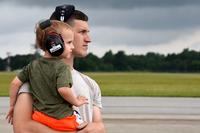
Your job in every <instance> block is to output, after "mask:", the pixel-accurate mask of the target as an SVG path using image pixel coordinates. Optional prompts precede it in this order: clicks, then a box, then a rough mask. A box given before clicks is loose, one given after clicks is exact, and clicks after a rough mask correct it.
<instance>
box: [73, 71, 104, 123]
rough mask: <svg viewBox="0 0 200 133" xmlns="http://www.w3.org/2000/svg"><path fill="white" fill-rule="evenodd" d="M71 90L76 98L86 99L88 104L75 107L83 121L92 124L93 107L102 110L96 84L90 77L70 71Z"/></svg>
mask: <svg viewBox="0 0 200 133" xmlns="http://www.w3.org/2000/svg"><path fill="white" fill-rule="evenodd" d="M71 73H72V81H73V83H74V84H73V86H72V90H73V91H74V93H75V94H76V95H77V96H78V95H81V96H85V97H87V98H88V102H89V104H85V105H83V106H81V107H79V108H77V107H75V108H74V109H75V110H77V111H78V112H79V113H80V115H81V116H82V118H83V120H85V121H87V122H92V115H93V106H97V107H99V108H102V103H101V91H100V88H99V86H98V84H97V83H96V82H95V81H94V80H93V79H91V78H90V77H88V76H86V75H84V74H82V73H80V72H78V71H76V70H72V71H71Z"/></svg>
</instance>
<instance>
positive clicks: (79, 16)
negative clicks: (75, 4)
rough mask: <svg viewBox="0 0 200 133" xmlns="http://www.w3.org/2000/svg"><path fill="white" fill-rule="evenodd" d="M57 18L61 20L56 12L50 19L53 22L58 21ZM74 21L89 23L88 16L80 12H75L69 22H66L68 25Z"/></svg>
mask: <svg viewBox="0 0 200 133" xmlns="http://www.w3.org/2000/svg"><path fill="white" fill-rule="evenodd" d="M57 18H59V17H58V16H56V13H55V11H54V12H53V13H52V15H51V17H50V19H51V20H58V19H57ZM73 20H83V21H88V16H87V15H86V14H85V13H83V12H81V11H79V10H75V11H74V12H73V14H72V15H71V16H70V18H69V19H68V20H66V21H65V22H66V23H68V24H70V25H71V24H72V22H73Z"/></svg>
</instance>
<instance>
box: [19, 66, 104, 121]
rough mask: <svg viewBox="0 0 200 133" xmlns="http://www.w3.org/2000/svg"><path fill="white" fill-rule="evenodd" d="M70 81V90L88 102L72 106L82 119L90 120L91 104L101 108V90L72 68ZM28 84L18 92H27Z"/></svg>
mask: <svg viewBox="0 0 200 133" xmlns="http://www.w3.org/2000/svg"><path fill="white" fill-rule="evenodd" d="M71 74H72V81H73V86H72V90H73V92H74V93H75V95H77V96H78V95H82V96H85V97H87V98H88V102H89V103H88V104H86V105H83V106H81V107H74V109H75V110H77V111H78V112H79V113H80V115H81V117H82V118H83V120H84V121H87V122H92V116H93V106H97V107H99V108H102V102H101V90H100V88H99V86H98V84H97V83H96V82H95V81H94V80H93V79H91V78H90V77H88V76H86V75H84V74H82V73H80V72H78V71H76V70H72V71H71ZM28 88H29V84H28V83H25V84H23V86H22V87H21V89H20V90H19V93H27V92H29V90H28Z"/></svg>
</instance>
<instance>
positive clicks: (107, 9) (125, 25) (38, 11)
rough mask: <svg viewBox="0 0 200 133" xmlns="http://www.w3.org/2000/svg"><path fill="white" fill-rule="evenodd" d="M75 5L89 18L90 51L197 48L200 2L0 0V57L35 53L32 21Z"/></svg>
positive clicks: (185, 0)
mask: <svg viewBox="0 0 200 133" xmlns="http://www.w3.org/2000/svg"><path fill="white" fill-rule="evenodd" d="M61 4H74V5H75V7H76V9H79V10H81V11H83V12H85V13H86V14H87V15H88V16H89V24H90V31H91V32H90V35H91V38H92V43H91V44H90V48H89V52H92V53H94V54H95V55H98V56H99V57H101V56H102V55H103V54H104V53H105V52H106V51H108V50H112V51H113V52H114V53H115V52H117V51H118V50H124V51H125V52H126V54H146V53H147V52H157V53H161V54H168V53H179V52H181V51H182V50H183V49H184V48H189V49H194V50H197V51H199V50H200V1H199V0H123V1H122V0H106V1H105V2H102V1H99V0H79V1H78V0H9V1H8V0H0V18H1V24H0V46H1V49H0V57H1V58H5V57H6V53H7V52H11V55H16V54H27V53H33V52H34V49H33V47H31V44H33V43H34V39H35V34H34V26H35V23H36V22H38V21H39V20H41V19H46V18H49V16H50V15H51V13H52V12H53V11H54V9H55V6H57V5H61Z"/></svg>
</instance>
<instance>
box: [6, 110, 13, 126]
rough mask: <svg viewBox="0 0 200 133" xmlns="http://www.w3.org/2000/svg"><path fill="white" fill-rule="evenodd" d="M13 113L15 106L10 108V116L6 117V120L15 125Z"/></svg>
mask: <svg viewBox="0 0 200 133" xmlns="http://www.w3.org/2000/svg"><path fill="white" fill-rule="evenodd" d="M13 113H14V106H12V107H10V109H9V111H8V114H7V115H6V120H8V123H10V124H13Z"/></svg>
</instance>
